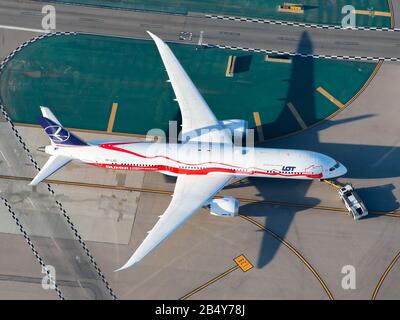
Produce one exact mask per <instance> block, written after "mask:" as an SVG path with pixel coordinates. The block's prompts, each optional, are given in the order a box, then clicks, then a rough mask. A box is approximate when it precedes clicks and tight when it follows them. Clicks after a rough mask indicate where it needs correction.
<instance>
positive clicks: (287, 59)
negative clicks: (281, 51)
mask: <svg viewBox="0 0 400 320" xmlns="http://www.w3.org/2000/svg"><path fill="white" fill-rule="evenodd" d="M265 61H268V62H280V63H292V59H291V58H290V57H282V56H281V57H279V56H269V55H266V56H265Z"/></svg>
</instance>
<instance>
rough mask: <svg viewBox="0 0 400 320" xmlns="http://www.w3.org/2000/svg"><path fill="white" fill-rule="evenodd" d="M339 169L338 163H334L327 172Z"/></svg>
mask: <svg viewBox="0 0 400 320" xmlns="http://www.w3.org/2000/svg"><path fill="white" fill-rule="evenodd" d="M339 167H340V163H339V162H337V161H336V163H335V165H334V166H333V167H331V168H329V171H334V170H336V169H338V168H339Z"/></svg>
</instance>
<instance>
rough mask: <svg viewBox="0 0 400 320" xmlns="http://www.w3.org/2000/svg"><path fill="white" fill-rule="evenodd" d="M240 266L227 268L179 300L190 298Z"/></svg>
mask: <svg viewBox="0 0 400 320" xmlns="http://www.w3.org/2000/svg"><path fill="white" fill-rule="evenodd" d="M239 268H240V267H239V266H238V265H236V266H234V267H232V268H230V269H228V270H226V271H225V272H223V273H221V274H220V275H218V276H216V277H215V278H213V279H211V280H210V281H207V282H206V283H205V284H203V285H201V286H200V287H197V288H196V289H194V290H192V291H190V292H189V293H188V294H185V295H184V296H183V297H181V298H179V300H186V299H188V298H190V297H191V296H192V295H194V294H195V293H197V292H199V291H201V290H203V289H205V288H206V287H208V286H209V285H211V284H213V283H214V282H216V281H218V280H220V279H222V278H224V277H226V276H227V275H228V274H230V273H232V272H233V271H235V270H237V269H239Z"/></svg>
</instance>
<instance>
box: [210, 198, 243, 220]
mask: <svg viewBox="0 0 400 320" xmlns="http://www.w3.org/2000/svg"><path fill="white" fill-rule="evenodd" d="M210 213H211V214H212V215H214V216H218V217H236V216H237V215H238V213H239V200H237V199H235V198H234V197H223V198H220V199H213V200H211V201H210Z"/></svg>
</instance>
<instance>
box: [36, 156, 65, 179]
mask: <svg viewBox="0 0 400 320" xmlns="http://www.w3.org/2000/svg"><path fill="white" fill-rule="evenodd" d="M70 161H71V158H67V157H63V156H51V157H50V158H49V160H47V162H46V163H45V165H44V166H43V168H42V169H41V170H40V171H39V173H38V174H37V175H36V177H35V178H34V179H33V180H32V181H31V183H30V184H29V185H30V186H36V185H37V184H39V183H40V182H41V181H43V180H44V179H46V178H47V177H48V176H50V175H52V174H53V173H54V172H56V171H57V170H58V169H60V168H61V167H63V166H65V165H66V164H67V163H68V162H70Z"/></svg>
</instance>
